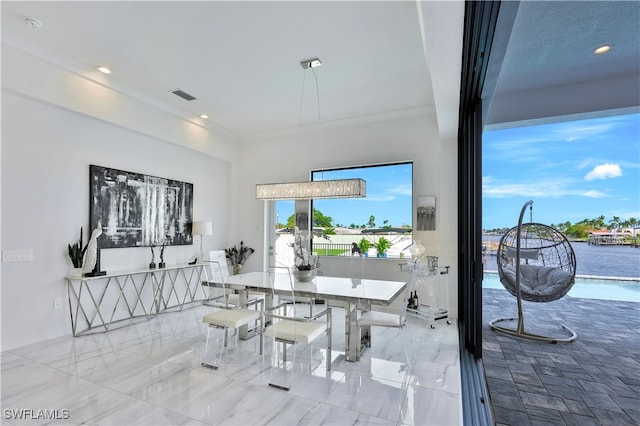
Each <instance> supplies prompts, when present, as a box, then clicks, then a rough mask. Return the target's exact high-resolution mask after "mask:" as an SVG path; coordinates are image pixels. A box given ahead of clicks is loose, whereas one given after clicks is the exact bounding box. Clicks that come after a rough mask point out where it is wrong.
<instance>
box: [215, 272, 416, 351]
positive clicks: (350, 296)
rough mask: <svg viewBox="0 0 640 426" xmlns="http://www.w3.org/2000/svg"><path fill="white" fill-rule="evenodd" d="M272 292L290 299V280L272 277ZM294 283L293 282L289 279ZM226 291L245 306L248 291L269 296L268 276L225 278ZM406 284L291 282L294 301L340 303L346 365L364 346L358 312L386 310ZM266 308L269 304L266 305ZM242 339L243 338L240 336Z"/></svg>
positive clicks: (283, 276)
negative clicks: (305, 299) (380, 307)
mask: <svg viewBox="0 0 640 426" xmlns="http://www.w3.org/2000/svg"><path fill="white" fill-rule="evenodd" d="M274 277H275V279H274V283H273V291H274V293H275V294H277V295H283V296H286V295H290V294H291V288H290V284H289V276H288V274H284V273H276V274H274ZM292 279H293V278H292ZM203 284H204V285H208V286H218V285H220V284H221V283H216V282H204V283H203ZM225 286H226V287H227V289H230V290H235V291H237V292H238V293H239V296H240V297H239V298H240V304H244V303H246V302H247V297H248V296H247V294H248V292H249V291H252V292H261V293H270V292H271V282H270V279H269V273H268V272H247V273H242V274H237V275H231V276H229V277H226V279H225ZM406 286H407V283H406V282H404V281H385V280H373V279H364V278H363V279H360V278H357V279H356V278H344V277H331V276H324V275H319V276H317V277H315V278H314V279H313V281H309V282H302V281H298V280H295V279H294V285H293V293H294V296H295V297H301V298H311V299H316V300H324V301H326V302H343V303H344V307H345V356H346V359H347V361H359V360H360V353H361V351H362V348H363V343H362V342H361V341H360V335H361V333H360V330H358V316H357V308H358V306H360V308H361V309H363V310H370V309H371V306H372V305H379V306H388V305H390V304H391V303H393V301H394V300H395V299H396V298H397V297H398V296H399V295H401V294H403V292H404V290H405V288H406ZM267 304H268V302H267ZM369 334H370V330H368V329H366V330H362V336H367V337H368V336H369ZM240 337H242V335H241V336H240Z"/></svg>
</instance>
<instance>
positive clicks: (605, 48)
mask: <svg viewBox="0 0 640 426" xmlns="http://www.w3.org/2000/svg"><path fill="white" fill-rule="evenodd" d="M610 50H611V45H610V44H604V45H602V46H600V47H598V48H597V49H596V50H594V51H593V53H595V54H596V55H602V54H603V53H607V52H608V51H610Z"/></svg>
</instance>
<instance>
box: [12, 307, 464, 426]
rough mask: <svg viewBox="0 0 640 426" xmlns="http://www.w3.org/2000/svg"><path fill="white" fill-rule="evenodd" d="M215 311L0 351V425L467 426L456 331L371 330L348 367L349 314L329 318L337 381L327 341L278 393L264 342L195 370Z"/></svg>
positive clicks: (301, 355)
mask: <svg viewBox="0 0 640 426" xmlns="http://www.w3.org/2000/svg"><path fill="white" fill-rule="evenodd" d="M319 306H320V307H322V305H319ZM210 309H211V308H206V307H201V306H200V307H196V308H192V309H187V310H184V311H182V312H172V313H167V314H163V315H160V316H158V317H156V318H154V319H151V320H149V321H142V322H137V323H135V324H132V325H129V326H127V327H123V328H120V329H118V330H113V331H111V332H109V333H99V334H93V335H87V336H82V337H77V338H73V337H60V338H56V339H52V340H48V341H45V342H41V343H37V344H33V345H29V346H24V347H20V348H17V349H12V350H7V351H3V352H2V353H1V368H2V371H1V390H2V394H1V408H2V410H1V412H2V420H1V423H2V424H8V425H13V424H16V425H18V424H30V425H36V424H74V425H76V424H83V425H218V424H222V425H260V424H273V425H291V424H305V425H306V424H313V425H316V424H318V425H319V424H327V425H350V424H366V425H429V424H431V425H458V424H462V414H461V392H460V362H459V353H458V332H457V325H456V324H455V322H454V323H453V324H452V325H446V324H445V323H444V322H442V321H438V322H437V323H436V324H437V325H436V328H435V329H430V328H429V327H428V326H426V324H425V323H423V322H422V321H420V320H417V319H416V318H410V319H409V321H408V323H407V325H406V326H405V327H404V328H403V329H385V328H375V329H374V330H373V344H372V347H371V348H368V349H367V350H365V352H364V353H363V355H362V360H361V361H360V362H357V363H354V362H347V361H346V360H345V358H344V321H342V318H344V312H342V311H341V309H340V308H334V312H333V315H334V329H333V333H332V336H333V351H332V358H333V361H332V367H333V368H332V371H330V372H327V371H326V369H325V362H324V359H325V357H326V350H325V348H326V338H321V339H318V341H317V343H316V342H314V344H313V345H309V346H300V347H299V348H298V349H297V352H296V372H295V376H294V382H293V386H292V389H291V390H290V391H289V392H285V391H281V390H277V389H274V388H271V387H269V386H268V385H267V383H268V380H269V372H270V359H271V349H270V345H271V343H270V342H267V346H266V349H265V354H264V355H263V356H260V355H258V354H257V353H256V352H255V351H254V350H255V348H256V342H257V340H258V339H250V340H248V341H240V343H239V347H238V348H237V350H234V351H232V352H230V353H228V354H227V355H228V357H227V358H226V360H227V362H226V363H225V364H224V365H223V366H222V367H221V368H220V369H219V370H211V369H207V368H204V367H201V366H200V361H201V355H202V352H203V349H204V343H205V336H206V327H205V325H203V324H202V323H201V318H202V316H203V314H204V313H206V312H209V310H210ZM20 410H22V411H20ZM25 410H27V411H25ZM29 410H30V411H29ZM39 410H48V411H39ZM56 410H57V411H56ZM20 417H21V418H20ZM51 417H53V419H51Z"/></svg>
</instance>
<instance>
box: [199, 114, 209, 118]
mask: <svg viewBox="0 0 640 426" xmlns="http://www.w3.org/2000/svg"><path fill="white" fill-rule="evenodd" d="M200 118H204V119H207V118H209V116H208V115H207V114H200Z"/></svg>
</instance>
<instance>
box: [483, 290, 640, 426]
mask: <svg viewBox="0 0 640 426" xmlns="http://www.w3.org/2000/svg"><path fill="white" fill-rule="evenodd" d="M483 306H484V308H483V317H484V318H483V324H484V325H483V362H484V368H485V374H486V380H487V386H488V388H489V395H490V399H491V404H492V408H493V416H494V420H495V422H496V425H514V426H515V425H517V426H527V425H545V426H548V425H580V426H587V425H615V426H619V425H640V303H634V302H618V301H608V300H594V299H578V298H572V297H568V296H566V297H564V298H562V299H560V300H558V301H555V302H549V303H531V302H523V307H524V317H525V329H526V330H527V331H529V332H536V331H542V330H544V333H548V332H553V333H555V334H554V335H558V336H562V333H558V331H559V330H560V325H561V324H565V325H566V326H568V327H569V328H572V329H573V330H574V331H575V332H576V333H577V334H578V338H577V339H576V340H575V341H574V342H572V343H561V344H549V343H540V342H535V341H529V340H524V339H518V338H514V337H509V336H506V335H504V334H499V333H497V332H495V331H493V330H491V328H490V327H489V321H490V320H492V319H495V318H500V317H510V316H514V317H515V316H517V306H516V299H515V298H514V297H513V296H511V295H510V294H509V293H508V292H507V291H506V290H494V289H484V290H483Z"/></svg>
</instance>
